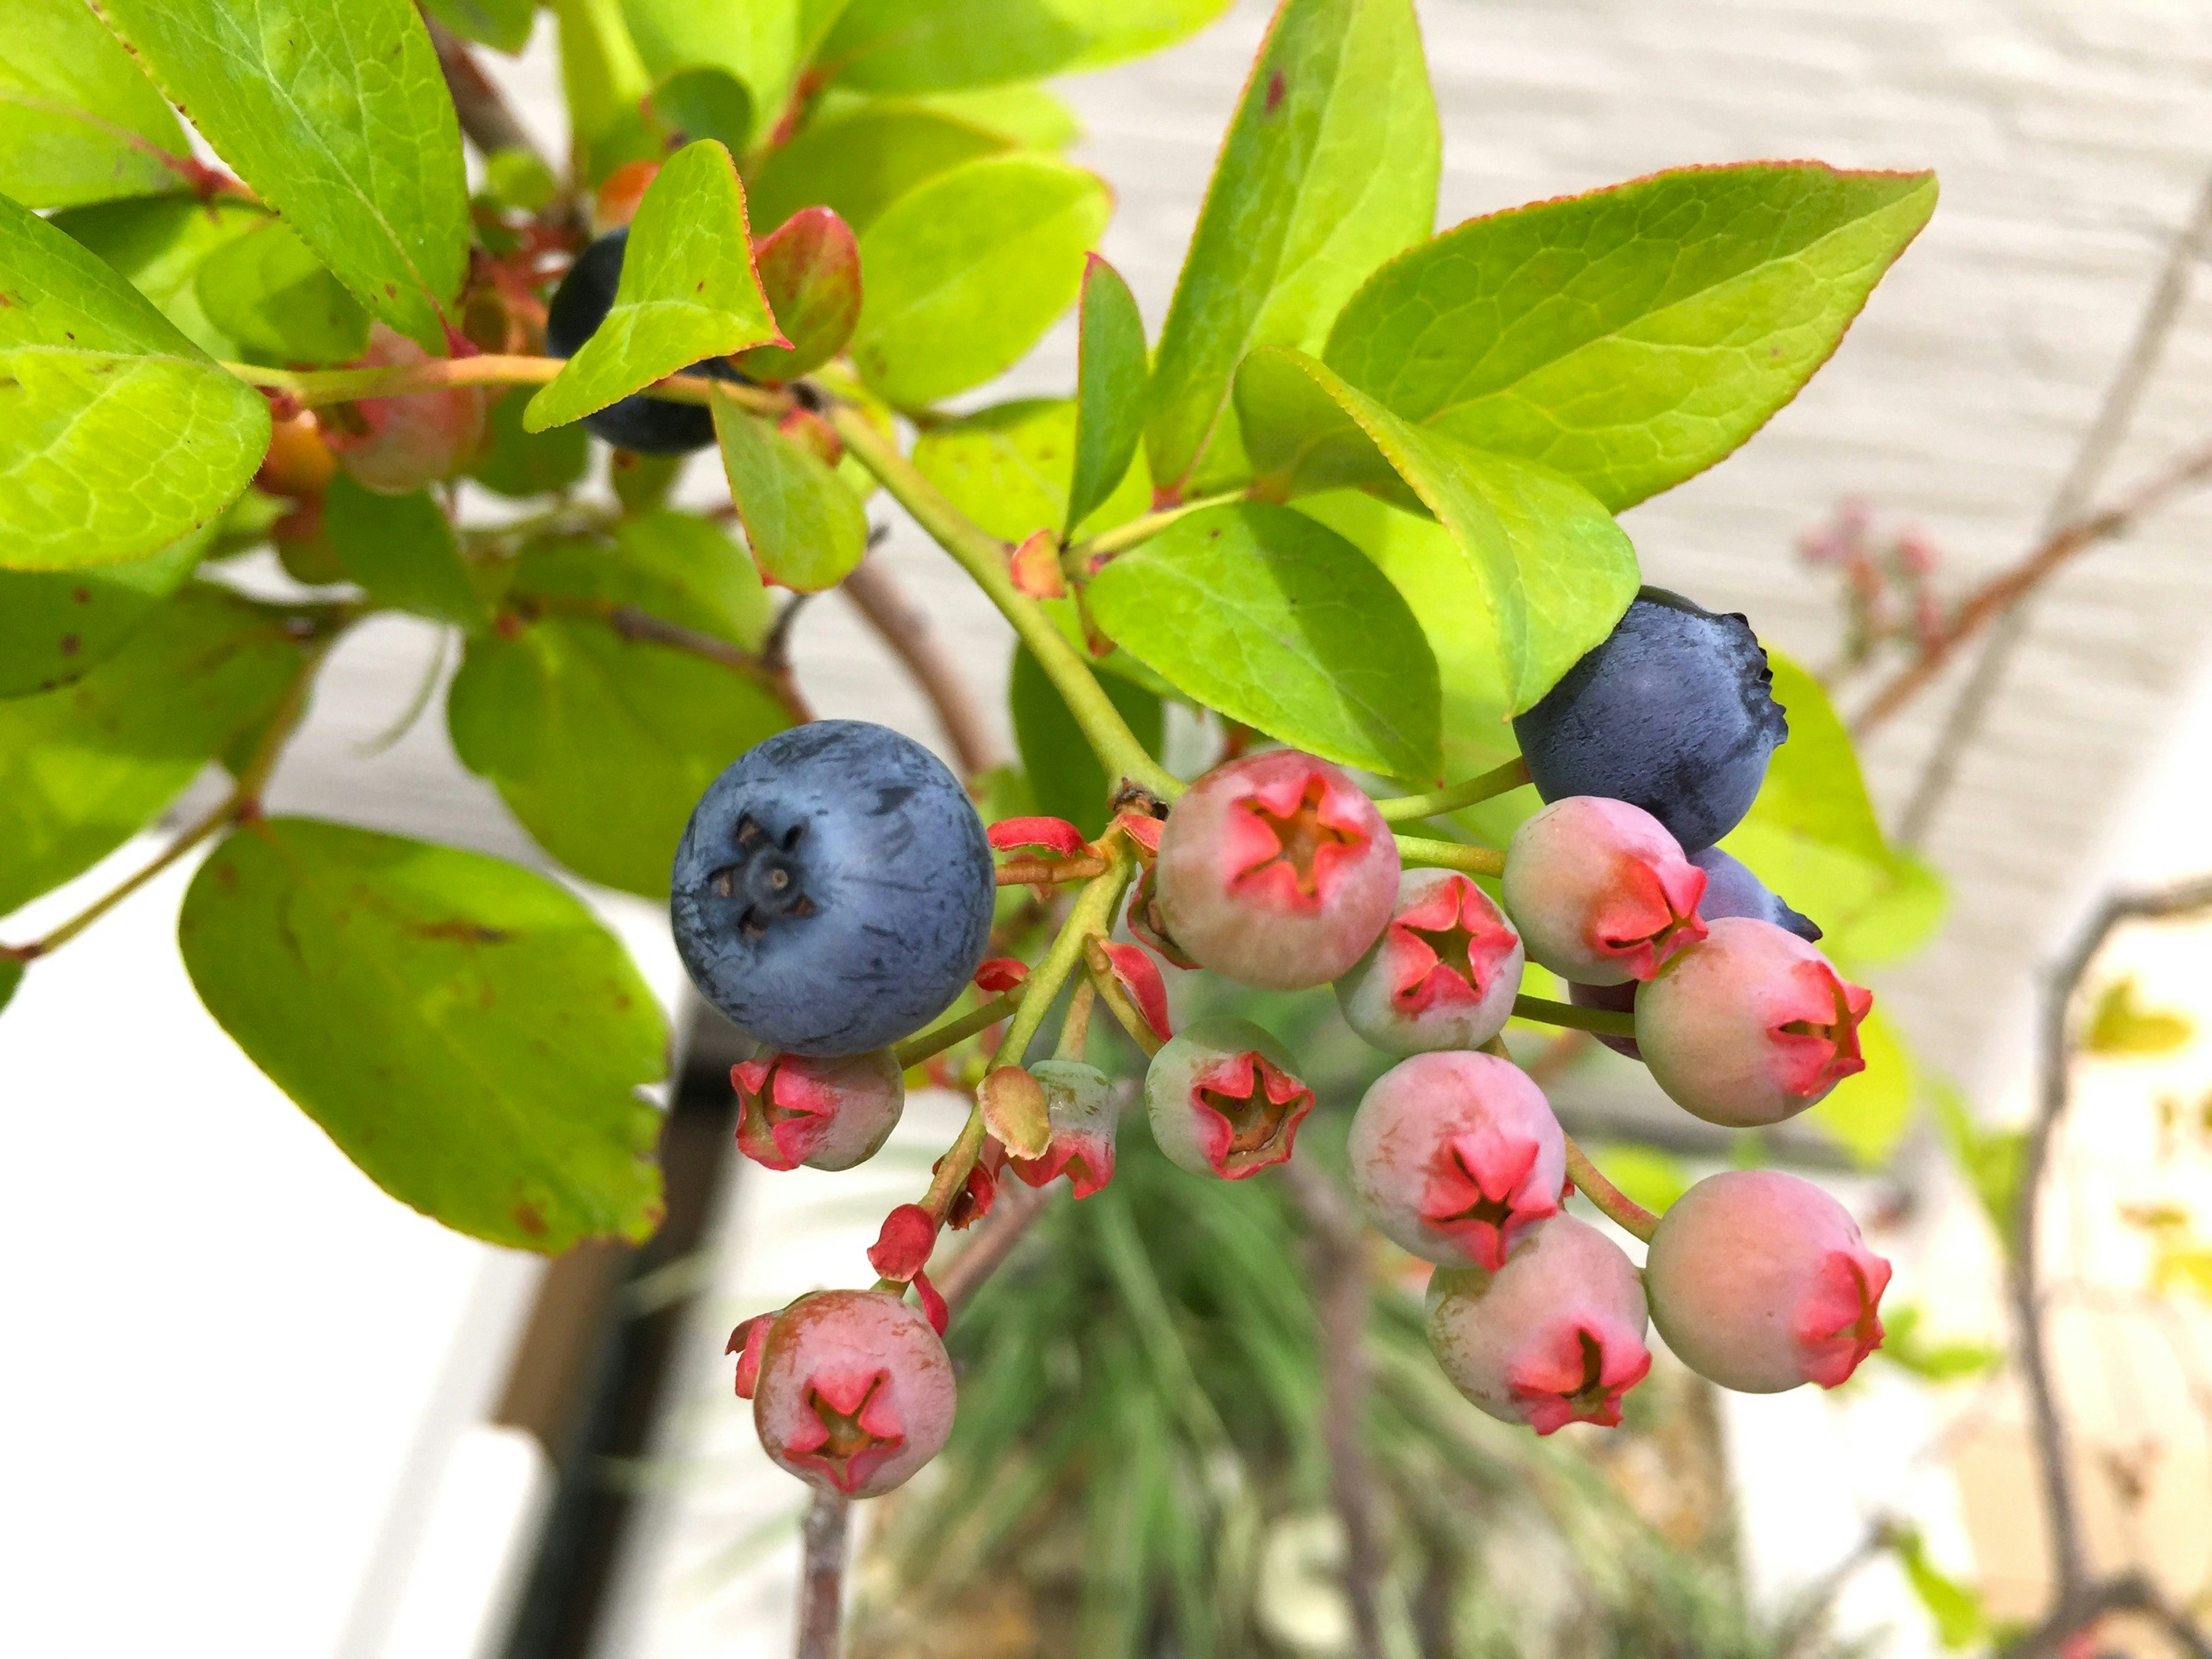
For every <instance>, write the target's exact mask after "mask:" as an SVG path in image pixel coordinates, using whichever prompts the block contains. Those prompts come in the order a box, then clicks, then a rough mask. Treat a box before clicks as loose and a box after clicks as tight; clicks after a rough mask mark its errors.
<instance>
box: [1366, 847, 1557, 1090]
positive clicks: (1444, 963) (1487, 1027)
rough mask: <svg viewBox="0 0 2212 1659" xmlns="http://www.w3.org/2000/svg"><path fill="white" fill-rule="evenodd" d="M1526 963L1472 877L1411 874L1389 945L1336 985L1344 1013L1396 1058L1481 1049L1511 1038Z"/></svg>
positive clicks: (1403, 879)
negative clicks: (1508, 1027) (1508, 1030)
mask: <svg viewBox="0 0 2212 1659" xmlns="http://www.w3.org/2000/svg"><path fill="white" fill-rule="evenodd" d="M1521 967H1522V951H1521V936H1520V935H1519V934H1518V933H1515V932H1514V931H1513V925H1512V923H1510V922H1509V921H1506V920H1505V913H1504V911H1502V910H1500V909H1499V908H1498V906H1497V905H1496V904H1495V903H1493V902H1492V901H1491V897H1490V895H1489V894H1487V893H1486V892H1484V891H1483V890H1482V889H1480V887H1478V886H1476V885H1475V884H1474V882H1473V881H1472V880H1471V879H1470V878H1468V877H1466V876H1463V875H1461V874H1459V873H1458V872H1456V871H1452V870H1408V871H1406V872H1404V873H1403V874H1401V876H1400V877H1399V878H1398V904H1397V908H1395V910H1393V911H1392V912H1391V913H1390V921H1389V924H1388V925H1387V926H1386V927H1384V928H1383V933H1382V936H1381V937H1380V938H1378V939H1376V941H1375V943H1374V944H1373V945H1371V946H1370V947H1369V949H1368V951H1367V954H1366V955H1365V956H1364V957H1360V959H1359V962H1358V965H1357V966H1355V967H1354V968H1353V969H1352V971H1351V972H1350V973H1348V974H1346V975H1345V976H1344V977H1343V978H1341V979H1340V980H1339V981H1337V982H1336V1000H1337V1006H1339V1007H1340V1008H1342V1009H1343V1010H1344V1018H1345V1019H1346V1022H1347V1023H1348V1024H1350V1025H1351V1027H1352V1030H1355V1031H1357V1032H1358V1033H1359V1035H1360V1036H1364V1037H1365V1038H1366V1039H1367V1040H1368V1042H1371V1043H1373V1044H1374V1045H1375V1046H1376V1048H1381V1049H1383V1050H1385V1051H1386V1052H1388V1053H1390V1054H1419V1053H1422V1052H1423V1051H1424V1050H1426V1049H1431V1048H1480V1047H1481V1046H1482V1045H1483V1044H1484V1043H1486V1042H1489V1041H1490V1039H1491V1038H1492V1037H1494V1036H1497V1035H1498V1033H1499V1032H1500V1031H1502V1030H1504V1029H1505V1021H1506V1018H1507V1016H1508V1015H1510V1014H1511V1013H1512V1012H1513V998H1514V995H1515V994H1516V992H1517V991H1518V990H1519V989H1520V987H1521Z"/></svg>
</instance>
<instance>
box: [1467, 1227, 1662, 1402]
mask: <svg viewBox="0 0 2212 1659" xmlns="http://www.w3.org/2000/svg"><path fill="white" fill-rule="evenodd" d="M1428 1308H1429V1348H1430V1350H1431V1352H1433V1353H1434V1354H1435V1355H1436V1357H1437V1364H1438V1365H1440V1366H1442V1367H1443V1373H1444V1375H1445V1376H1448V1377H1449V1378H1450V1379H1451V1382H1452V1386H1453V1387H1454V1388H1455V1389H1458V1390H1459V1391H1460V1392H1461V1393H1462V1394H1463V1395H1466V1396H1467V1397H1468V1399H1469V1400H1471V1401H1474V1403H1475V1404H1476V1405H1477V1406H1480V1407H1481V1408H1482V1409H1483V1410H1484V1411H1486V1412H1488V1413H1490V1414H1491V1415H1492V1417H1495V1418H1498V1419H1500V1420H1501V1421H1503V1422H1507V1423H1526V1424H1527V1425H1528V1426H1529V1427H1530V1428H1532V1429H1534V1430H1535V1431H1536V1432H1537V1433H1539V1434H1549V1433H1551V1432H1552V1431H1553V1430H1555V1429H1559V1428H1563V1427H1565V1425H1567V1424H1569V1423H1596V1424H1600V1425H1603V1426H1604V1427H1607V1428H1611V1427H1613V1425H1615V1424H1617V1423H1619V1422H1620V1398H1621V1396H1622V1395H1625V1394H1626V1393H1627V1392H1628V1390H1629V1389H1632V1388H1634V1387H1635V1386H1636V1385H1637V1384H1638V1383H1641V1382H1642V1381H1643V1380H1644V1373H1645V1372H1647V1371H1649V1370H1650V1369H1651V1354H1650V1350H1648V1349H1647V1348H1645V1346H1644V1328H1645V1323H1646V1316H1645V1312H1644V1286H1643V1285H1642V1284H1641V1283H1639V1282H1638V1279H1637V1276H1636V1267H1635V1264H1634V1263H1632V1262H1631V1261H1629V1259H1628V1257H1627V1256H1626V1255H1624V1254H1623V1253H1622V1251H1621V1249H1620V1246H1619V1245H1617V1244H1615V1243H1613V1241H1612V1240H1611V1239H1609V1238H1607V1237H1606V1236H1605V1235H1604V1234H1603V1233H1601V1232H1600V1231H1598V1230H1597V1229H1596V1228H1595V1227H1593V1226H1590V1225H1589V1224H1588V1223H1586V1222H1582V1221H1577V1219H1575V1218H1574V1217H1572V1216H1571V1215H1555V1216H1553V1217H1552V1218H1550V1219H1549V1220H1547V1221H1541V1222H1539V1223H1538V1224H1537V1225H1535V1226H1534V1227H1533V1228H1531V1229H1530V1230H1529V1231H1528V1235H1527V1236H1526V1237H1523V1238H1522V1240H1521V1242H1520V1243H1517V1244H1516V1245H1515V1246H1514V1247H1513V1253H1512V1254H1511V1255H1509V1256H1507V1257H1506V1258H1505V1265H1504V1267H1501V1268H1499V1269H1498V1271H1497V1272H1496V1273H1489V1272H1486V1270H1484V1269H1483V1268H1480V1267H1439V1268H1437V1270H1436V1272H1435V1273H1433V1274H1431V1276H1430V1279H1429V1297H1428Z"/></svg>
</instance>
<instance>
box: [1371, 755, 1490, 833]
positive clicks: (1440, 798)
mask: <svg viewBox="0 0 2212 1659" xmlns="http://www.w3.org/2000/svg"><path fill="white" fill-rule="evenodd" d="M1526 782H1528V762H1527V761H1525V760H1523V759H1522V757H1520V756H1518V755H1516V756H1515V757H1513V758H1512V759H1511V760H1510V761H1507V762H1506V763H1505V764H1504V765H1503V766H1496V767H1492V769H1490V770H1489V771H1487V772H1485V773H1484V774H1483V775H1481V776H1480V777H1479V778H1469V779H1468V781H1466V782H1464V783H1455V784H1451V785H1449V786H1447V787H1444V788H1442V789H1431V791H1430V792H1429V793H1427V794H1425V795H1401V796H1400V797H1399V798H1398V799H1395V800H1378V801H1376V803H1375V810H1376V812H1377V813H1378V814H1380V815H1381V817H1382V819H1383V823H1412V822H1413V821H1415V820H1417V819H1420V818H1432V817H1436V816H1437V814H1438V813H1441V812H1456V811H1459V809H1460V808H1461V807H1462V806H1473V805H1475V804H1476V803H1478V802H1480V801H1486V800H1488V799H1491V798H1492V796H1495V795H1502V794H1504V793H1506V792H1507V791H1508V790H1512V789H1518V788H1519V787H1521V786H1522V784H1524V783H1526Z"/></svg>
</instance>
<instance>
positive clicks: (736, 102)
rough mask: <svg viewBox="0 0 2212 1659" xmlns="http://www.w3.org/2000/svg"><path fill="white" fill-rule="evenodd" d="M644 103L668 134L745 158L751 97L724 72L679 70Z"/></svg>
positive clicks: (726, 71)
mask: <svg viewBox="0 0 2212 1659" xmlns="http://www.w3.org/2000/svg"><path fill="white" fill-rule="evenodd" d="M647 102H648V103H649V104H650V105H651V106H652V107H653V114H654V115H655V116H656V117H658V118H659V119H660V120H661V121H662V122H663V123H665V125H667V127H668V129H669V131H671V132H673V133H678V134H680V135H682V137H684V139H686V140H690V139H697V138H712V139H713V140H714V142H715V143H718V144H720V145H721V146H722V147H723V148H724V149H726V150H728V151H729V152H730V154H731V155H744V153H745V146H746V145H747V144H748V143H750V142H751V141H752V130H753V100H752V94H750V93H749V92H747V91H746V90H745V83H744V82H742V81H740V80H738V77H737V76H734V75H732V74H731V73H730V72H729V70H725V69H715V68H713V67H711V66H707V67H702V68H697V69H681V70H677V71H676V72H675V73H674V74H672V75H671V76H667V77H666V78H665V80H663V81H662V82H660V83H659V85H658V86H656V87H654V88H653V95H652V96H651V98H649V99H648V100H647Z"/></svg>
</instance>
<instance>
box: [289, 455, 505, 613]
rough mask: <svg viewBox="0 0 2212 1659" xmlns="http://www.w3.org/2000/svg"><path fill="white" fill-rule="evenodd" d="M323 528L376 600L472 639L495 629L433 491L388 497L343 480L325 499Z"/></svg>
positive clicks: (334, 548)
mask: <svg viewBox="0 0 2212 1659" xmlns="http://www.w3.org/2000/svg"><path fill="white" fill-rule="evenodd" d="M323 528H324V530H325V532H326V533H327V534H328V535H329V537H330V538H331V551H332V552H334V553H336V554H337V560H338V563H339V564H340V565H341V566H343V568H344V570H345V573H346V574H347V576H348V577H349V578H350V579H352V580H354V581H356V582H358V583H360V584H361V586H363V587H364V588H366V589H368V596H369V597H370V598H371V599H375V600H377V601H378V602H380V603H381V604H384V605H396V606H398V608H399V609H400V610H402V611H412V612H414V613H415V614H416V616H418V617H429V618H430V620H431V621H433V622H442V623H453V625H454V626H455V627H457V628H459V629H464V630H465V631H466V632H468V633H471V634H475V633H480V632H482V631H483V629H484V628H485V627H486V626H487V625H488V623H489V621H490V617H489V614H488V613H487V612H486V611H485V609H484V603H483V600H482V599H479V598H478V597H477V591H476V588H475V586H473V585H472V584H471V582H470V580H469V568H468V566H467V565H465V563H463V562H462V561H461V549H460V544H459V542H458V541H457V540H456V539H455V538H454V536H453V525H452V524H451V523H450V522H449V521H448V520H447V518H446V515H445V513H443V512H441V511H440V509H439V507H438V504H437V503H436V502H435V501H432V500H431V499H430V495H429V492H428V490H423V489H418V490H416V491H415V493H414V494H412V495H378V494H376V493H375V492H374V490H369V489H363V488H362V486H361V485H359V484H357V483H355V482H354V481H353V480H352V479H351V478H349V477H347V476H346V475H345V474H344V473H343V472H341V473H339V474H338V475H337V477H334V478H332V479H331V482H330V487H329V488H328V489H325V491H324V492H323Z"/></svg>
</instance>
